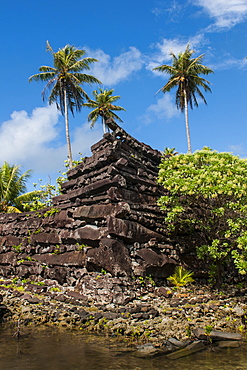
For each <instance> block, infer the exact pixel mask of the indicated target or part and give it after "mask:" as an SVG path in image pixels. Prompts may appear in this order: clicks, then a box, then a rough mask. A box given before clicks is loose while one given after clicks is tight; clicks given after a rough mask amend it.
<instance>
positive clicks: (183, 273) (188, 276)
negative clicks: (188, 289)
mask: <svg viewBox="0 0 247 370" xmlns="http://www.w3.org/2000/svg"><path fill="white" fill-rule="evenodd" d="M193 274H194V273H193V272H192V271H188V270H186V269H185V268H184V267H183V266H176V268H175V271H174V274H173V275H172V276H170V277H168V278H167V280H169V281H170V282H171V283H172V284H173V285H174V286H175V287H181V286H185V285H187V284H188V283H192V282H193V281H194V279H193V278H192V276H193Z"/></svg>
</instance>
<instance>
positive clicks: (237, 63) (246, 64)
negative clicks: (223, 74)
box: [210, 54, 247, 70]
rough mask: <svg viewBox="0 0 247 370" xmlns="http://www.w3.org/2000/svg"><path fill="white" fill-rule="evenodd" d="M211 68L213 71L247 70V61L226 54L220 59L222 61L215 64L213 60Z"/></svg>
mask: <svg viewBox="0 0 247 370" xmlns="http://www.w3.org/2000/svg"><path fill="white" fill-rule="evenodd" d="M210 68H212V69H213V70H226V69H232V68H234V69H246V68H247V59H246V58H242V59H236V58H234V57H232V56H231V55H230V54H225V55H224V57H223V58H222V57H221V58H220V61H219V62H218V61H216V62H214V61H213V59H212V62H211V65H210Z"/></svg>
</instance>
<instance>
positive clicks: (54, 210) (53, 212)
mask: <svg viewBox="0 0 247 370" xmlns="http://www.w3.org/2000/svg"><path fill="white" fill-rule="evenodd" d="M59 212H60V209H58V208H54V207H52V208H50V209H48V211H46V212H45V213H44V217H49V216H52V215H54V214H55V213H59Z"/></svg>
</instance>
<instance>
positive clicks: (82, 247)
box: [76, 243, 88, 251]
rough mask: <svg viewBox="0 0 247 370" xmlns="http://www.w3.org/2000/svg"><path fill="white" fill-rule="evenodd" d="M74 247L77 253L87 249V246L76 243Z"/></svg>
mask: <svg viewBox="0 0 247 370" xmlns="http://www.w3.org/2000/svg"><path fill="white" fill-rule="evenodd" d="M76 246H77V250H78V251H83V250H84V249H86V248H88V245H87V244H79V243H76Z"/></svg>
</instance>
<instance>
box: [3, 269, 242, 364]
mask: <svg viewBox="0 0 247 370" xmlns="http://www.w3.org/2000/svg"><path fill="white" fill-rule="evenodd" d="M124 279H125V278H123V279H120V278H112V277H110V276H109V274H106V275H104V274H100V273H91V274H90V281H91V284H92V285H93V282H95V281H96V282H97V284H98V285H101V288H102V292H101V293H102V294H101V295H100V294H98V293H99V292H98V291H96V290H95V291H94V293H95V294H93V293H91V294H90V295H88V296H85V295H83V294H82V293H81V292H80V291H78V289H75V287H64V286H59V285H58V284H57V282H54V281H45V282H43V284H45V285H39V284H41V283H38V282H37V283H34V282H32V283H30V282H28V281H26V282H18V281H16V280H14V281H15V283H13V280H2V281H0V294H1V297H2V299H1V301H2V302H1V305H0V308H1V311H0V312H1V314H3V319H2V322H3V323H4V324H6V325H8V326H9V325H12V324H14V323H15V324H16V325H17V326H19V327H20V328H22V329H20V330H21V331H24V330H23V328H25V327H28V326H32V327H42V328H43V327H53V328H63V329H65V330H80V331H81V332H82V333H89V334H100V335H103V336H106V337H111V338H114V339H115V340H118V341H121V342H123V343H125V344H126V346H131V347H134V348H135V350H137V353H136V355H139V356H140V357H146V356H153V355H156V354H169V353H173V352H174V351H177V350H181V348H184V347H185V349H186V348H188V346H191V345H192V344H193V343H195V342H198V341H199V342H202V343H204V344H205V345H206V344H212V342H214V337H213V334H214V332H215V331H216V332H217V333H219V332H223V333H235V334H236V335H237V337H236V338H238V339H237V341H236V338H235V339H233V340H231V339H232V335H230V336H229V337H227V338H223V341H224V342H225V346H227V345H226V342H227V341H228V342H229V341H230V342H232V343H230V342H229V343H228V347H239V346H240V345H241V343H242V342H243V341H245V339H246V329H247V297H246V296H245V295H246V293H247V289H244V288H242V289H239V288H237V287H234V286H231V287H227V288H225V289H224V290H223V289H222V290H221V291H218V292H216V291H212V290H210V289H209V287H208V286H198V285H195V284H193V285H190V286H188V287H183V288H179V289H176V290H173V289H172V288H169V287H164V286H154V282H153V281H150V280H148V279H147V280H137V281H128V282H127V281H125V280H124ZM116 280H117V281H116ZM124 281H125V285H126V290H125V291H124V293H123V295H122V296H121V299H120V298H119V292H116V294H114V283H117V282H118V284H120V283H122V284H124ZM107 287H108V290H107ZM93 288H95V287H93V286H92V290H93ZM97 295H98V300H97ZM114 296H115V300H114V298H112V297H114ZM102 297H105V302H103V298H102ZM107 297H108V303H107ZM17 330H18V328H17ZM198 330H199V331H198ZM209 338H211V339H209ZM218 341H219V342H218ZM220 341H221V340H220V339H218V340H217V343H216V345H217V346H219V343H220ZM223 346H224V343H223V344H222V348H223ZM199 347H200V346H199ZM199 347H198V350H202V348H201V349H200V348H199Z"/></svg>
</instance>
